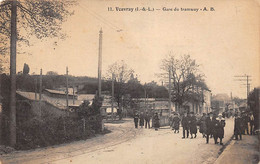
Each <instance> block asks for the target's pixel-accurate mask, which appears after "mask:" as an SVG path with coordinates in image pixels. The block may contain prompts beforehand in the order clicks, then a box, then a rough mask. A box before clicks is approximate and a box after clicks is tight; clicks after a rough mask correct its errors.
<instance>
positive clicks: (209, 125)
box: [206, 117, 215, 135]
mask: <svg viewBox="0 0 260 164" xmlns="http://www.w3.org/2000/svg"><path fill="white" fill-rule="evenodd" d="M214 121H215V119H214V118H212V119H210V117H207V118H206V134H207V135H211V134H214V132H215V129H214Z"/></svg>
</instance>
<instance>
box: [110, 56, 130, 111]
mask: <svg viewBox="0 0 260 164" xmlns="http://www.w3.org/2000/svg"><path fill="white" fill-rule="evenodd" d="M133 73H134V70H133V69H131V68H129V67H128V65H127V64H126V63H125V62H124V61H123V60H121V61H117V62H115V63H113V64H112V65H110V66H109V68H108V71H107V76H108V77H109V78H110V79H112V75H113V76H114V81H115V83H114V85H115V94H114V95H115V100H116V101H117V103H118V106H120V105H122V102H123V100H122V99H123V96H124V95H125V94H126V91H127V87H126V83H127V81H128V80H130V78H131V76H132V75H133Z"/></svg>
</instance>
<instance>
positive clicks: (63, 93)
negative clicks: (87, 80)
mask: <svg viewBox="0 0 260 164" xmlns="http://www.w3.org/2000/svg"><path fill="white" fill-rule="evenodd" d="M45 91H47V92H49V93H53V94H59V95H66V92H65V91H59V90H53V89H45ZM68 95H71V96H73V94H71V93H68Z"/></svg>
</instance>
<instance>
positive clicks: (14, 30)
mask: <svg viewBox="0 0 260 164" xmlns="http://www.w3.org/2000/svg"><path fill="white" fill-rule="evenodd" d="M10 3H11V39H10V78H11V90H10V124H9V128H10V140H9V143H10V146H12V147H14V146H15V144H16V42H17V3H18V2H17V0H13V1H10Z"/></svg>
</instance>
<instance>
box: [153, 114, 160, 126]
mask: <svg viewBox="0 0 260 164" xmlns="http://www.w3.org/2000/svg"><path fill="white" fill-rule="evenodd" d="M153 121H154V128H159V127H160V119H159V116H158V115H155V116H154V117H153Z"/></svg>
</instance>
